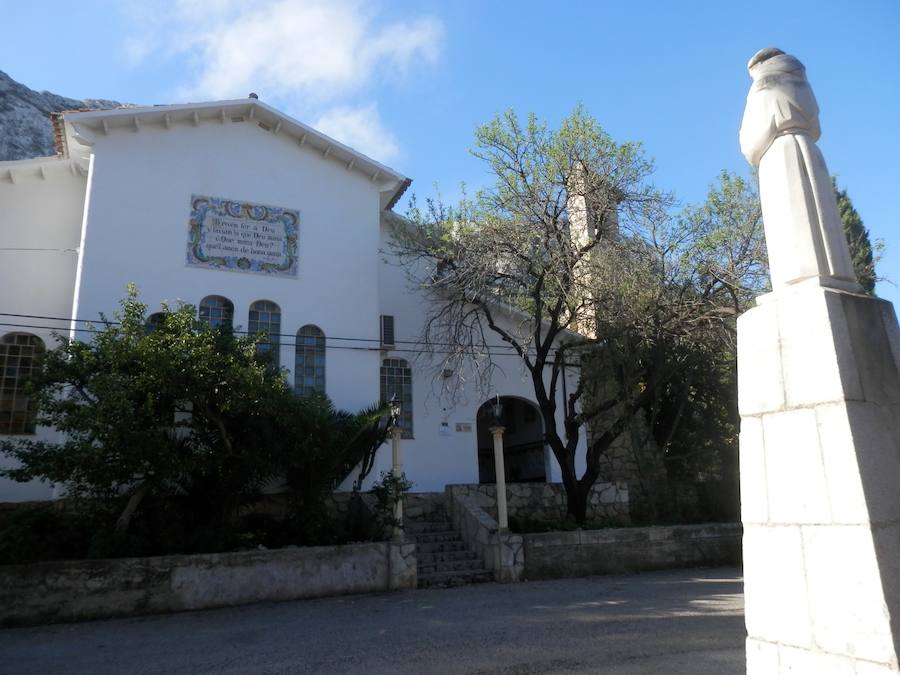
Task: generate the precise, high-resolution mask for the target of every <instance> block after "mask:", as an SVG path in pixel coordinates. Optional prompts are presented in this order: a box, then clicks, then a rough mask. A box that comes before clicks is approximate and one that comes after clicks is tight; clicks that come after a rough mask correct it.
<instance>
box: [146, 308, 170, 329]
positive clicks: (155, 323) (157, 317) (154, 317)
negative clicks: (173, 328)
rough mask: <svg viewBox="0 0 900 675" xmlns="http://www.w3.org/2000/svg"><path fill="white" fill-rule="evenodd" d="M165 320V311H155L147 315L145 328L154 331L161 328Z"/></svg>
mask: <svg viewBox="0 0 900 675" xmlns="http://www.w3.org/2000/svg"><path fill="white" fill-rule="evenodd" d="M165 322H166V313H165V312H153V314H151V315H150V316H148V317H147V322H146V323H145V324H144V329H145V330H146V332H147V333H152V332H153V331H155V330H156V329H157V328H161V327H162V325H163V324H164V323H165Z"/></svg>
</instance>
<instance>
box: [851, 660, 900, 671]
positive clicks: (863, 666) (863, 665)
mask: <svg viewBox="0 0 900 675" xmlns="http://www.w3.org/2000/svg"><path fill="white" fill-rule="evenodd" d="M897 673H900V668H897V667H896V666H895V665H893V664H891V665H889V664H886V663H870V662H869V661H860V660H858V659H857V661H856V675H897Z"/></svg>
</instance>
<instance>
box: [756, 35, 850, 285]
mask: <svg viewBox="0 0 900 675" xmlns="http://www.w3.org/2000/svg"><path fill="white" fill-rule="evenodd" d="M747 69H748V70H749V71H750V77H751V78H752V79H753V84H752V85H751V87H750V92H749V93H748V94H747V106H746V108H745V109H744V119H743V122H742V124H741V132H740V142H741V152H743V154H744V156H745V157H746V158H747V161H748V162H750V164H752V165H753V166H758V167H759V193H760V201H761V202H762V216H763V223H764V227H765V232H766V243H767V246H768V252H769V267H770V273H771V277H772V288H773V289H775V290H777V289H778V288H780V287H783V286H785V285H788V284H793V283H797V282H799V281H803V280H804V279H809V278H814V277H818V278H819V281H820V284H821V285H824V286H831V287H837V288H842V289H844V290H850V291H861V290H862V289H861V288H860V287H859V286H858V284H857V283H856V275H855V273H854V271H853V263H852V261H851V259H850V252H849V249H848V246H847V241H846V239H845V236H844V231H843V227H842V225H841V218H840V215H839V214H838V210H837V203H836V201H835V197H834V189H833V187H832V183H831V177H830V175H829V173H828V169H827V168H826V166H825V159H824V158H823V157H822V153H821V152H820V151H819V148H818V147H817V146H816V141H817V140H818V139H819V136H820V133H821V132H820V129H819V106H818V105H817V103H816V98H815V96H814V95H813V92H812V88H811V87H810V86H809V82H807V80H806V69H805V68H804V67H803V64H802V63H800V61H798V60H797V59H796V58H794V57H793V56H791V55H789V54H785V53H784V52H782V51H781V50H780V49H774V48H768V49H762V50H760V51H758V52H757V53H756V54H754V55H753V58H751V59H750V61H749V63H748V64H747Z"/></svg>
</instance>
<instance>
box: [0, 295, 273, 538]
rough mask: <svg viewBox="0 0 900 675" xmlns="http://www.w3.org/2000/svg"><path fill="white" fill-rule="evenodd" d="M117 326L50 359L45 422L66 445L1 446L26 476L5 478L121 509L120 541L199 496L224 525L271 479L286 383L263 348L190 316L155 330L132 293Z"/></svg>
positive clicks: (25, 442)
mask: <svg viewBox="0 0 900 675" xmlns="http://www.w3.org/2000/svg"><path fill="white" fill-rule="evenodd" d="M115 319H116V320H115V321H110V320H106V319H103V320H102V321H101V322H100V324H99V326H98V327H96V328H94V330H93V332H92V333H91V335H90V339H89V340H87V341H81V340H70V339H65V338H60V341H61V344H60V346H59V348H57V349H55V350H52V351H50V352H49V353H48V354H47V355H46V357H45V358H44V360H43V363H42V367H41V372H40V374H39V375H38V376H37V378H36V380H35V381H34V383H33V386H34V394H35V396H36V400H37V410H38V420H37V421H38V424H40V425H44V426H50V427H54V428H56V429H57V430H58V431H60V432H61V433H62V434H63V435H64V440H63V441H62V442H60V443H53V442H49V441H42V440H33V439H13V440H6V441H3V443H2V445H0V450H2V451H3V452H5V453H6V454H8V455H10V456H12V457H14V458H15V459H17V460H18V461H19V462H20V463H21V467H20V468H16V469H7V470H4V471H3V472H2V473H3V474H4V475H5V476H7V477H9V478H12V479H14V480H20V481H25V480H31V479H33V478H39V479H41V480H45V481H51V482H54V483H57V484H60V485H62V486H64V487H65V490H66V494H67V496H68V497H69V498H71V499H74V500H79V499H82V498H88V499H90V500H92V501H93V502H94V503H101V504H107V505H110V506H111V507H112V506H113V505H115V504H119V507H118V508H119V509H120V511H119V516H118V519H117V524H116V533H117V534H124V533H125V532H126V531H127V529H128V526H129V524H130V522H131V518H132V516H133V515H134V513H135V511H136V510H137V509H138V508H139V506H140V505H141V503H142V502H143V501H144V500H145V499H146V498H147V497H159V496H163V495H174V494H187V495H191V494H195V495H202V499H200V500H199V502H200V505H201V506H202V510H203V511H205V512H206V515H207V516H208V520H210V521H221V519H222V518H224V517H226V515H227V514H228V513H231V512H233V510H234V509H235V508H236V507H237V506H238V505H239V504H240V503H241V502H242V501H243V500H246V499H247V498H248V497H249V496H250V495H251V494H252V493H253V491H254V489H255V488H256V487H257V486H258V485H260V484H261V483H262V482H263V481H265V480H266V479H267V478H268V477H269V476H270V475H271V472H272V467H271V461H270V460H269V458H268V457H267V453H268V448H269V447H270V445H269V444H270V443H271V442H272V441H273V440H274V438H275V437H276V435H277V434H276V433H275V430H274V429H273V428H272V425H271V424H270V423H269V420H268V419H267V418H266V411H267V409H269V408H270V406H271V405H272V404H273V403H276V402H277V401H278V400H279V399H282V398H284V397H285V396H286V395H287V394H288V393H289V392H288V390H287V385H286V384H285V381H284V378H283V377H282V376H281V375H280V374H278V373H276V372H273V371H272V370H271V369H269V368H266V367H265V366H264V365H262V364H260V363H259V362H258V361H257V360H256V356H255V338H239V337H235V336H234V335H232V334H231V333H230V332H226V331H221V330H216V329H210V328H208V327H205V326H199V325H198V324H197V321H196V319H195V313H194V310H193V308H192V307H190V306H187V305H181V306H179V307H178V308H175V309H169V308H167V311H166V312H165V320H164V321H163V322H162V323H161V324H160V325H158V326H156V327H155V328H154V329H153V330H150V329H148V326H147V323H146V306H144V305H143V304H141V303H140V302H138V300H137V291H136V290H135V289H134V288H133V287H132V288H129V292H128V297H127V298H126V299H125V300H124V301H123V302H122V309H121V311H120V312H119V313H118V314H117V315H116V317H115Z"/></svg>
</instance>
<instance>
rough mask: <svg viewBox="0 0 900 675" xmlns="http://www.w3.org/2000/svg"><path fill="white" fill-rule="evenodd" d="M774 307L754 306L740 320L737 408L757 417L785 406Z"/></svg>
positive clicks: (743, 413)
mask: <svg viewBox="0 0 900 675" xmlns="http://www.w3.org/2000/svg"><path fill="white" fill-rule="evenodd" d="M778 346H779V339H778V320H777V314H776V309H775V305H774V304H772V305H761V306H758V307H754V308H752V309H750V310H748V311H747V312H745V313H744V314H743V315H741V316H740V317H739V318H738V381H739V388H738V408H739V409H740V412H741V415H757V414H761V413H765V412H770V411H772V410H781V409H782V408H783V407H784V401H785V399H784V386H783V382H782V376H781V353H780V351H779V348H778Z"/></svg>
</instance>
